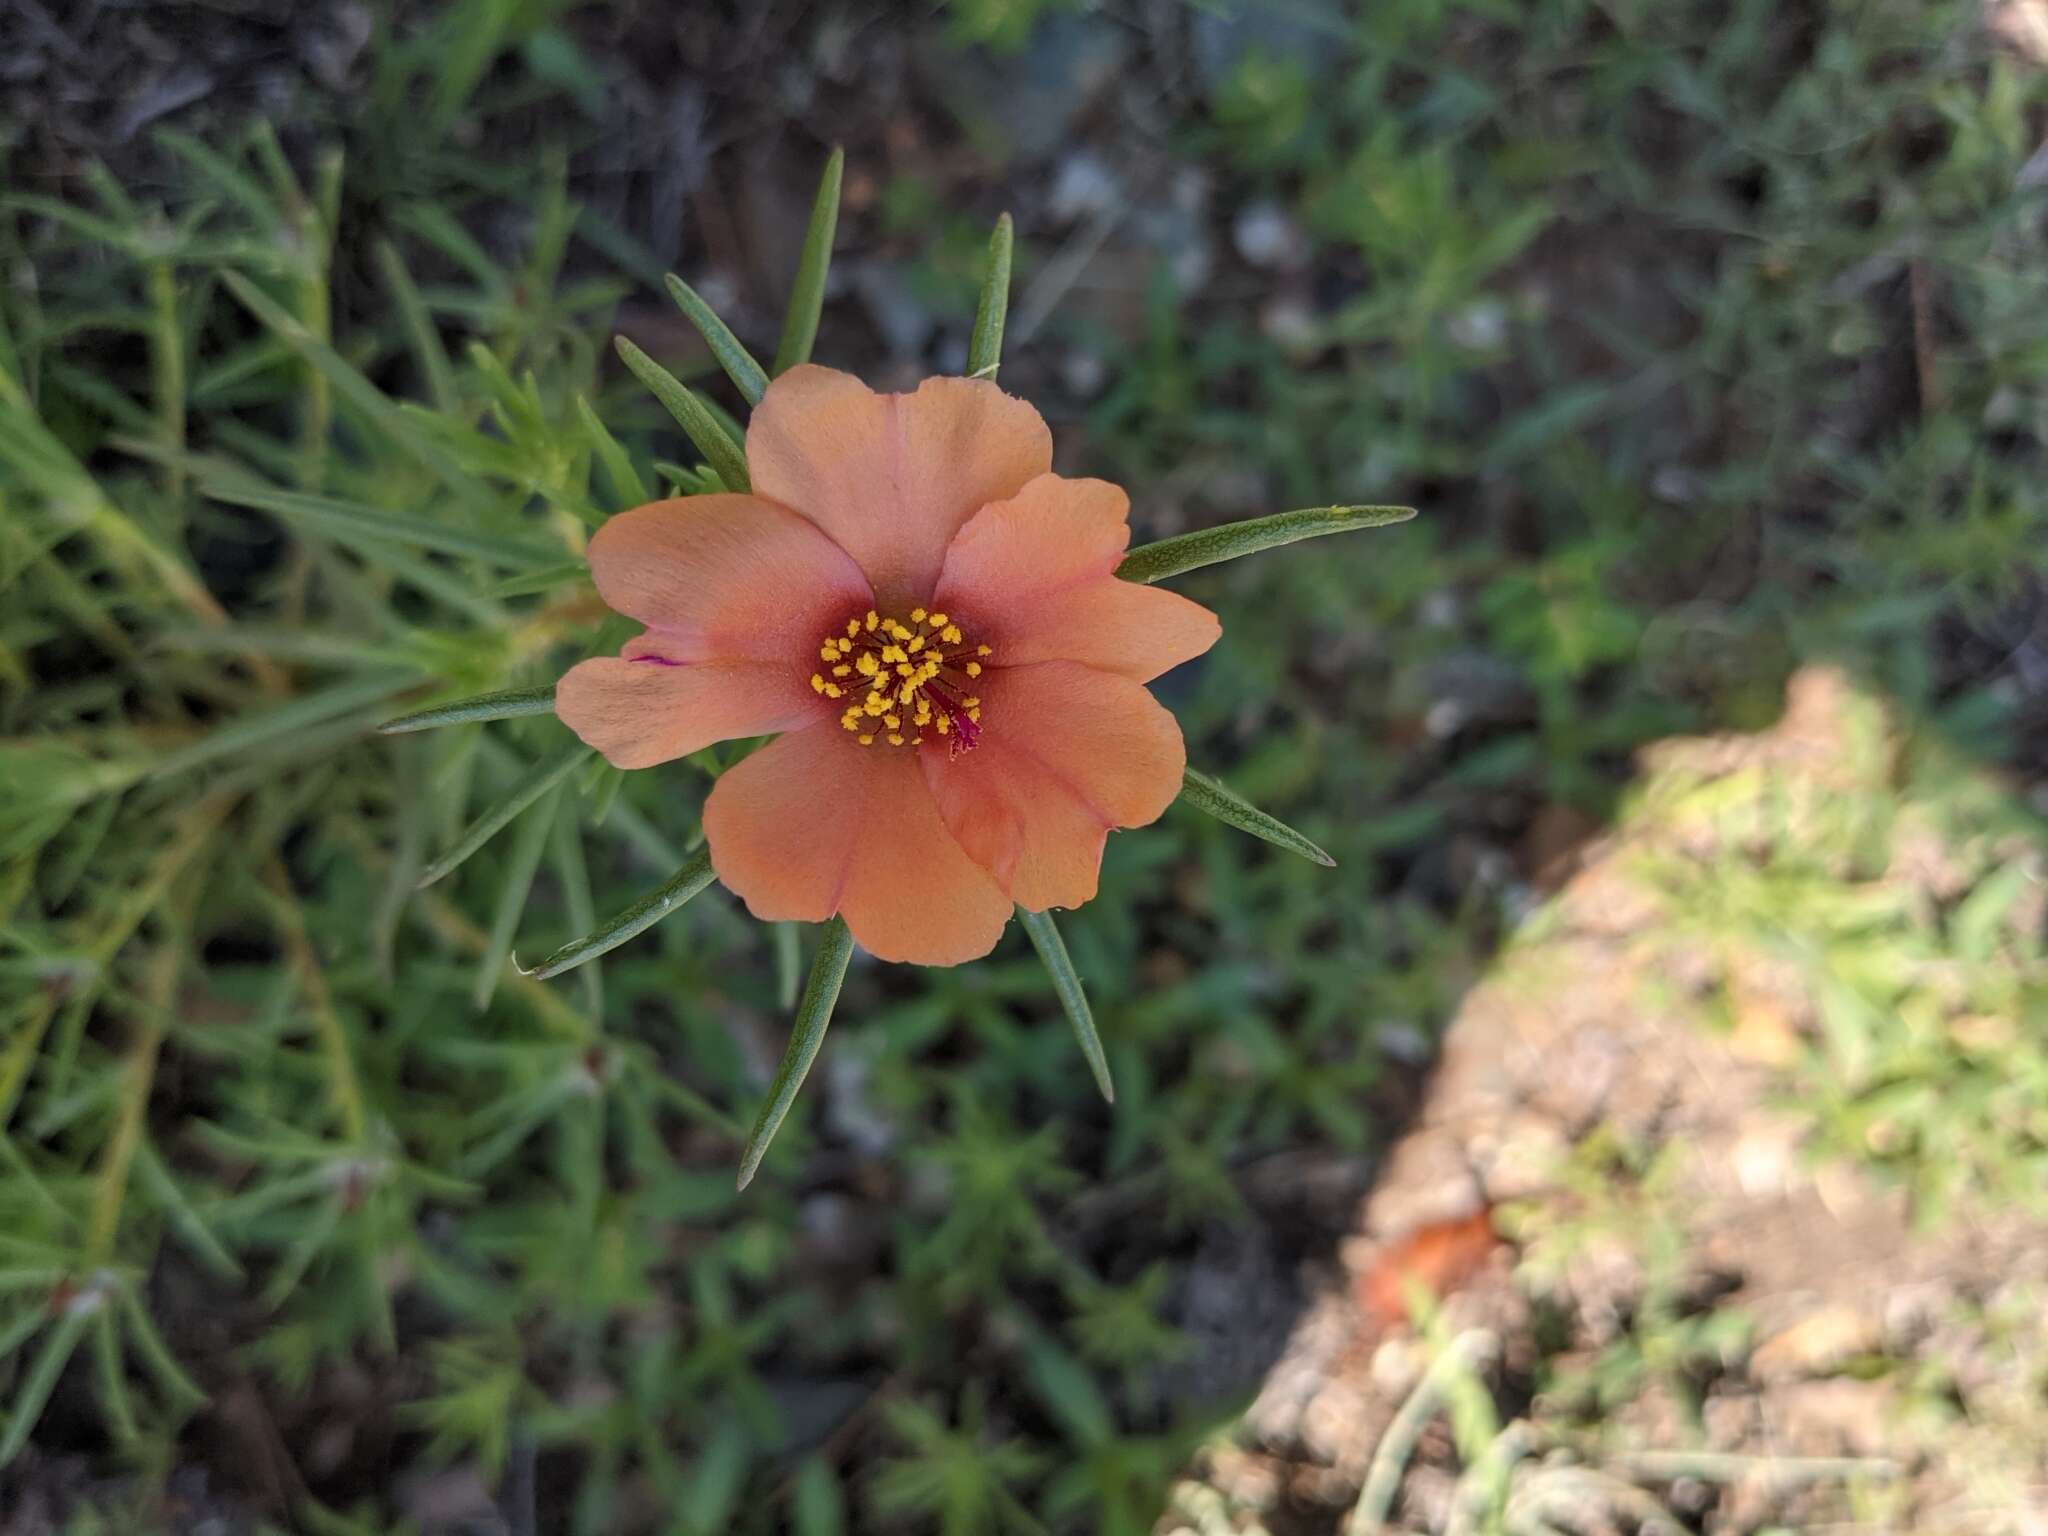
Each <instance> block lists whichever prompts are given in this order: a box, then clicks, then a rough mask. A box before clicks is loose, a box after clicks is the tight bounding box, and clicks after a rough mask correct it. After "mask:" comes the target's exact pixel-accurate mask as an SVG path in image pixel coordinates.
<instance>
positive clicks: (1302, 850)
mask: <svg viewBox="0 0 2048 1536" xmlns="http://www.w3.org/2000/svg"><path fill="white" fill-rule="evenodd" d="M1180 798H1181V799H1182V800H1184V801H1186V802H1187V803H1188V804H1189V805H1192V806H1193V807H1194V808H1195V809H1196V810H1198V811H1205V812H1207V813H1208V814H1209V815H1211V816H1214V817H1215V818H1216V819H1217V820H1218V821H1220V822H1223V823H1224V824H1225V825H1227V826H1233V827H1235V828H1237V830H1238V831H1240V832H1249V833H1251V835H1252V836H1253V837H1258V838H1263V839H1265V841H1267V842H1269V843H1271V844H1272V845H1273V846H1274V847H1275V848H1285V849H1286V850H1287V851H1288V852H1289V853H1298V854H1300V855H1301V856H1302V857H1303V858H1304V859H1307V860H1309V861H1310V862H1311V863H1316V864H1320V865H1322V866H1323V867H1324V868H1325V869H1335V868H1336V867H1337V861H1336V860H1335V859H1333V858H1331V857H1330V856H1329V855H1328V854H1327V853H1325V852H1323V850H1322V849H1321V848H1318V847H1317V846H1316V845H1315V844H1314V843H1312V842H1310V841H1309V840H1308V839H1307V838H1305V837H1303V836H1302V835H1301V834H1300V833H1299V832H1297V831H1295V830H1294V828H1292V827H1290V826H1289V825H1287V823H1286V822H1284V821H1282V820H1280V819H1279V818H1278V817H1277V816H1268V815H1267V814H1266V813H1265V812H1264V811H1262V810H1260V809H1259V808H1258V807H1257V806H1256V805H1253V804H1252V803H1251V801H1249V800H1247V799H1245V798H1244V797H1243V796H1242V795H1240V794H1238V793H1237V792H1236V791H1235V790H1232V789H1230V788H1228V787H1227V786H1225V785H1223V784H1220V783H1218V782H1217V781H1216V780H1215V779H1212V778H1210V777H1209V775H1207V774H1206V773H1199V772H1197V771H1196V770H1195V769H1193V768H1189V769H1187V770H1186V771H1185V772H1184V774H1183V775H1182V778H1181V786H1180Z"/></svg>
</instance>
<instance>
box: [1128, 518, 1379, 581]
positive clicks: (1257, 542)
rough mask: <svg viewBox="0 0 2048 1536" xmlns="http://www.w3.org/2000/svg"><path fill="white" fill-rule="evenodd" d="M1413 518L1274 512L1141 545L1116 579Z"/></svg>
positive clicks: (1172, 572)
mask: <svg viewBox="0 0 2048 1536" xmlns="http://www.w3.org/2000/svg"><path fill="white" fill-rule="evenodd" d="M1414 515H1415V509H1414V508H1413V507H1306V508H1304V509H1302V510H1301V511H1299V512H1275V513H1274V514H1273V515H1272V516H1271V517H1254V518H1249V519H1247V520H1246V521H1244V522H1241V523H1225V524H1224V525H1223V526H1222V527H1221V528H1201V529H1197V530H1196V531H1195V532H1193V533H1183V534H1181V535H1180V536H1178V537H1177V538H1171V539H1161V540H1160V541H1159V542H1158V543H1156V544H1142V545H1140V546H1139V547H1138V548H1136V549H1134V550H1132V551H1131V552H1130V553H1129V554H1127V555H1125V556H1124V563H1123V564H1122V565H1120V566H1118V567H1117V568H1116V573H1117V575H1119V576H1121V577H1123V579H1124V580H1125V581H1141V582H1153V581H1163V580H1165V579H1166V578H1167V577H1168V576H1178V575H1180V574H1181V573H1182V572H1183V571H1192V570H1195V569H1197V568H1198V567H1201V566H1204V565H1215V564H1216V563H1217V562H1218V561H1221V560H1235V559H1237V558H1238V557H1239V556H1240V555H1255V554H1257V553H1258V552H1259V551H1260V550H1262V549H1276V548H1278V547H1279V546H1280V545H1282V544H1293V543H1297V542H1299V541H1300V540H1302V539H1319V538H1321V537H1322V536H1323V535H1324V534H1326V533H1349V532H1351V531H1352V530H1353V529H1355V528H1384V527H1385V526H1386V525H1387V524H1389V523H1405V522H1407V521H1408V519H1409V518H1411V517H1413V516H1414Z"/></svg>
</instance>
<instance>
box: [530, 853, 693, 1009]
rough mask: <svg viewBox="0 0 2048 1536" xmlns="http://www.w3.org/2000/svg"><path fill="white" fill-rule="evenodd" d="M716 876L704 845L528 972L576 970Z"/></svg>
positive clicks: (550, 973) (542, 976) (539, 974)
mask: <svg viewBox="0 0 2048 1536" xmlns="http://www.w3.org/2000/svg"><path fill="white" fill-rule="evenodd" d="M713 878H714V876H713V875H712V872H711V850H710V849H709V848H708V847H706V848H700V849H698V850H697V852H696V853H695V854H694V855H692V857H691V858H690V860H689V862H688V863H686V864H685V865H683V867H682V868H681V869H679V870H677V871H676V872H675V875H674V877H673V878H671V879H670V880H669V882H668V883H667V884H666V885H664V886H662V887H661V888H660V889H658V890H653V891H649V892H648V893H647V894H646V895H645V896H642V897H641V898H640V899H639V900H638V901H636V902H634V903H633V905H631V906H630V907H628V908H626V910H625V911H623V912H620V913H618V914H617V915H616V916H614V917H611V918H608V919H607V920H606V921H605V922H603V923H601V924H600V925H599V926H598V927H597V928H595V929H593V930H592V931H591V932H589V933H586V934H585V935H584V936H583V937H582V938H580V939H572V940H571V941H570V942H569V943H567V944H564V945H563V946H562V947H561V948H560V949H558V950H556V951H555V952H554V953H553V954H551V955H549V956H548V957H547V959H545V960H543V961H541V963H540V964H539V965H537V966H535V967H534V968H533V969H532V970H531V971H528V972H527V974H528V975H529V976H532V977H535V978H536V979H538V980H540V981H546V980H547V979H548V978H549V977H551V976H559V975H561V974H562V973H563V972H564V971H573V970H575V969H576V967H577V966H579V965H582V964H583V963H584V962H586V961H589V960H595V959H596V958H597V957H598V956H599V955H602V954H606V953H608V952H609V951H611V950H614V949H617V948H618V947H619V946H620V945H621V944H623V943H625V942H626V940H628V939H630V938H634V937H636V936H638V935H639V934H642V933H645V932H646V931H647V930H648V929H649V928H652V927H653V926H654V925H655V924H656V923H658V922H660V921H661V920H662V919H663V918H664V917H667V916H668V915H669V914H670V913H671V912H674V911H677V910H678V909H680V908H681V907H682V905H683V903H684V902H686V901H688V900H689V899H690V898H691V897H692V896H695V895H696V894H697V893H698V892H699V891H701V890H703V889H704V887H705V886H707V885H709V884H710V883H711V882H712V880H713Z"/></svg>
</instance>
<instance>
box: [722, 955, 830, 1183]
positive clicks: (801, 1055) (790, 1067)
mask: <svg viewBox="0 0 2048 1536" xmlns="http://www.w3.org/2000/svg"><path fill="white" fill-rule="evenodd" d="M852 958H853V935H852V934H851V933H849V932H848V931H847V928H846V919H845V918H843V917H835V918H833V919H831V920H830V921H829V922H827V923H826V924H825V926H824V930H823V933H822V936H821V937H820V938H819V940H818V953H817V956H816V957H815V958H814V959H813V960H812V961H811V975H810V979H809V980H808V981H806V982H805V983H804V995H803V998H802V999H801V1000H800V1001H799V1002H798V1003H797V1005H796V1021H795V1023H794V1024H792V1025H791V1026H790V1031H789V1049H788V1050H787V1051H785V1052H783V1056H782V1065H781V1066H779V1067H777V1068H776V1069H775V1081H774V1082H773V1083H771V1084H770V1085H769V1088H768V1102H767V1103H766V1104H763V1105H762V1106H761V1117H760V1118H759V1119H758V1120H756V1121H755V1122H754V1130H753V1134H751V1135H750V1136H748V1137H747V1150H746V1151H745V1152H744V1153H742V1154H741V1155H740V1175H739V1185H738V1187H739V1188H741V1189H745V1188H746V1187H747V1186H748V1185H749V1184H751V1183H753V1182H754V1174H755V1172H756V1170H758V1169H759V1168H760V1166H761V1159H762V1158H763V1157H764V1156H765V1155H767V1151H768V1144H769V1143H770V1142H771V1141H773V1140H774V1139H775V1133H776V1132H777V1131H779V1130H781V1129H782V1121H783V1117H784V1116H786V1115H787V1114H788V1113H789V1106H790V1105H792V1104H794V1103H795V1102H796V1092H797V1090H798V1089H799V1088H801V1087H802V1086H803V1084H804V1075H805V1074H806V1073H807V1072H809V1071H810V1070H811V1063H812V1062H813V1061H815V1060H816V1059H817V1056H818V1047H819V1046H821V1045H823V1044H824V1043H825V1026H826V1025H828V1024H830V1023H831V1022H832V1007H833V1005H834V1004H835V1003H837V1002H838V1001H839V987H840V984H841V983H842V982H844V981H845V980H846V962H847V961H848V960H850V959H852Z"/></svg>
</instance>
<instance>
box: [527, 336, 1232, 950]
mask: <svg viewBox="0 0 2048 1536" xmlns="http://www.w3.org/2000/svg"><path fill="white" fill-rule="evenodd" d="M747 468H748V471H749V473H750V475H751V476H752V478H753V482H754V488H753V492H752V494H750V495H719V496H690V497H683V498H681V499H678V500H673V501H657V502H653V503H651V504H649V505H647V506H644V507H636V508H634V509H633V510H632V511H630V512H622V513H620V514H619V515H618V516H617V517H614V518H613V519H612V520H611V521H610V522H608V523H606V524H605V525H604V527H602V528H601V529H599V530H598V532H597V533H596V535H595V536H594V537H593V538H592V539H591V541H590V550H589V557H590V570H591V575H592V577H593V578H594V579H595V580H596V582H597V589H598V591H599V593H600V594H602V595H603V597H604V600H605V601H606V602H607V603H609V604H610V605H611V606H612V607H613V608H615V609H617V610H618V611H619V612H620V613H623V614H626V615H628V616H629V617H631V618H634V619H637V620H638V621H639V622H640V623H642V624H645V625H646V626H647V629H646V631H645V632H644V633H643V634H641V635H639V636H638V637H637V638H635V639H633V640H631V641H629V642H627V644H626V646H625V648H624V650H623V651H621V652H620V654H619V655H618V656H603V657H596V658H593V659H592V660H589V661H586V662H583V663H581V664H580V665H578V666H576V667H574V668H572V669H570V671H569V673H568V675H567V676H565V677H564V678H563V679H562V681H561V685H560V687H559V688H558V689H557V690H556V694H555V710H556V713H557V714H559V715H560V716H561V718H562V720H563V721H564V722H565V723H566V724H567V725H568V726H569V728H570V729H571V730H573V731H575V732H576V734H577V735H578V736H580V737H582V738H583V740H584V741H586V742H588V743H589V744H590V745H591V746H593V747H595V748H596V749H597V750H598V751H600V752H602V753H603V754H604V755H605V757H607V758H608V759H610V760H611V761H612V762H613V763H614V764H616V765H617V766H619V767H621V768H645V767H649V766H651V765H652V764H655V763H661V762H666V761H667V760H669V759H670V758H674V757H681V756H682V755H684V754H685V753H689V752H694V751H696V750H698V749H699V748H701V747H705V746H708V745H710V744H711V743H712V742H715V741H722V740H725V739H727V738H730V737H741V736H758V735H763V734H767V733H769V732H781V733H783V734H781V735H780V736H779V737H778V738H777V739H776V740H775V741H773V742H771V743H769V744H768V745H767V746H766V747H764V748H762V749H761V750H760V751H758V752H756V753H754V754H753V755H752V756H750V757H748V758H746V759H745V760H743V761H742V762H740V763H739V764H738V765H736V766H735V767H733V768H731V769H729V770H728V771H727V772H726V773H725V774H724V775H722V776H721V777H720V778H719V780H718V782H717V784H716V786H714V788H713V789H712V791H711V795H710V798H709V799H708V800H707V801H706V802H705V806H704V832H705V836H706V838H707V839H708V840H709V842H710V845H711V861H712V866H713V868H714V869H715V870H716V871H717V873H718V878H719V879H720V880H721V881H722V882H724V884H725V885H726V886H727V887H728V888H729V889H731V890H732V891H734V892H736V893H737V894H738V895H739V896H740V897H741V898H742V899H743V900H744V901H745V902H746V904H747V907H748V908H749V910H751V911H752V912H753V914H754V915H755V916H756V917H759V918H762V919H768V920H779V919H795V920H797V921H801V922H822V921H824V920H825V919H826V918H829V917H831V916H832V915H833V914H834V913H838V914H839V915H841V916H843V917H844V918H845V919H846V923H847V926H848V927H849V928H850V929H851V930H852V932H853V936H854V938H855V939H857V940H858V941H859V942H860V943H861V945H862V946H863V947H865V948H866V949H867V950H869V951H870V952H871V953H873V954H874V955H876V956H878V957H880V958H881V959H884V960H899V961H909V962H913V963H916V964H920V965H954V964H958V963H959V962H961V961H963V960H972V959H974V958H976V957H977V956H980V955H984V954H987V953H988V951H989V950H990V949H992V948H993V947H994V946H995V942H996V940H997V939H998V938H999V937H1000V936H1001V934H1002V930H1003V925H1004V923H1005V922H1006V921H1007V920H1008V918H1009V915H1010V911H1011V908H1012V905H1013V904H1015V905H1017V906H1022V907H1025V908H1028V909H1030V910H1032V911H1042V910H1044V909H1045V908H1048V907H1075V906H1079V905H1080V904H1081V903H1082V902H1084V901H1087V900H1088V899H1089V898H1090V897H1092V896H1093V895H1094V894H1095V885H1096V876H1097V872H1098V870H1099V868H1100V866H1101V862H1102V848H1103V843H1104V841H1105V840H1106V838H1107V836H1108V833H1109V831H1110V829H1111V828H1112V827H1136V826H1142V825H1144V824H1145V823H1147V822H1149V821H1152V820H1153V819H1155V818H1156V817H1157V816H1158V815H1159V814H1160V813H1161V812H1162V811H1164V810H1165V809H1166V807H1167V806H1168V805H1169V804H1171V803H1172V801H1173V799H1174V796H1175V795H1177V794H1178V793H1179V792H1180V787H1181V772H1182V769H1183V767H1184V766H1185V762H1186V755H1185V751H1184V748H1183V746H1182V743H1181V735H1180V727H1179V726H1178V725H1177V724H1176V723H1175V721H1174V719H1173V716H1172V715H1170V714H1168V713H1167V712H1166V711H1165V710H1164V709H1162V708H1161V707H1160V706H1159V705H1158V704H1157V703H1156V702H1155V701H1154V700H1153V698H1152V696H1151V694H1150V693H1148V692H1146V690H1145V688H1144V687H1143V684H1145V683H1147V682H1149V681H1150V680H1151V679H1153V678H1155V677H1157V676H1158V675H1159V674H1160V673H1162V672H1164V671H1166V670H1167V669H1168V668H1169V667H1173V666H1177V665H1179V664H1180V663H1181V662H1183V661H1186V660H1188V659H1189V658H1191V657H1194V656H1199V655H1201V653H1202V652H1204V651H1206V650H1207V649H1208V648H1209V647H1210V646H1211V645H1213V644H1215V642H1216V638H1217V636H1218V634H1219V633H1221V629H1220V626H1219V625H1218V624H1217V621H1216V616H1215V615H1214V614H1212V613H1210V612H1209V611H1208V610H1207V609H1206V608H1203V607H1201V606H1199V605H1198V604H1195V603H1191V602H1189V601H1188V600H1187V599H1186V598H1183V597H1178V596H1176V595H1174V594H1173V593H1170V592H1164V591H1160V590H1158V589H1157V588H1153V587H1145V586H1138V585H1136V584H1134V583H1131V582H1126V581H1120V580H1118V579H1117V577H1116V575H1115V571H1116V568H1117V565H1118V563H1119V562H1120V561H1121V560H1122V558H1123V553H1124V547H1125V545H1126V543H1127V542H1128V541H1129V538H1130V529H1129V528H1128V526H1127V525H1126V523H1125V517H1126V515H1127V513H1128V511H1129V505H1130V503H1129V498H1127V497H1126V496H1125V495H1124V493H1123V492H1122V491H1121V490H1119V489H1118V488H1117V487H1115V486H1113V485H1109V484H1107V483H1105V482H1103V481H1100V480H1069V479H1065V478H1063V477H1061V476H1059V475H1055V474H1053V473H1051V468H1052V438H1051V434H1050V433H1049V432H1048V431H1047V430H1046V426H1045V422H1044V421H1043V419H1041V418H1040V416H1039V414H1038V413H1037V412H1036V411H1035V410H1033V409H1032V408H1031V407H1030V406H1029V405H1026V404H1025V403H1024V402H1023V401H1021V400H1017V399H1015V398H1013V397H1011V396H1009V395H1006V394H1004V393H1003V392H1002V391H1001V390H1000V389H998V388H997V387H996V386H995V385H994V384H992V383H988V382H986V381H983V380H976V379H955V378H944V379H927V380H926V381H925V382H924V383H923V384H922V385H921V386H920V387H919V388H918V390H917V392H916V393H914V394H908V395H878V394H876V393H874V392H873V391H872V390H870V389H869V388H868V387H867V386H866V385H864V384H862V383H861V382H860V381H859V380H858V379H855V378H853V377H851V376H850V375H848V374H844V373H838V372H835V371H834V370H832V369H829V368H818V367H813V366H809V365H805V366H803V367H798V368H793V369H791V370H790V371H789V372H787V373H785V374H783V375H782V376H781V377H780V378H778V379H776V380H775V382H774V383H772V384H771V385H769V387H768V391H767V393H766V394H765V395H763V396H762V398H761V402H760V404H759V405H758V406H756V407H755V410H754V415H753V420H752V422H751V424H750V425H749V426H748V429H747Z"/></svg>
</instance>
